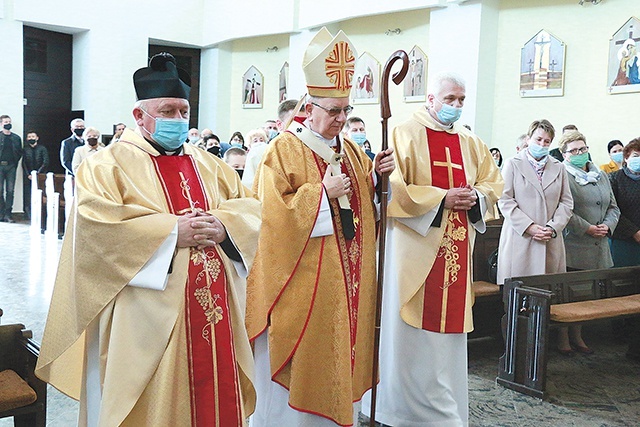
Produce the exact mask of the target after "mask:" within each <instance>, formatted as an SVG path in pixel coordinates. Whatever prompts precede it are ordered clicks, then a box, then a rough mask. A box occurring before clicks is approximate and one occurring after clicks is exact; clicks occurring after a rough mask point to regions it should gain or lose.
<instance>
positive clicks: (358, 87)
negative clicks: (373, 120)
mask: <svg viewBox="0 0 640 427" xmlns="http://www.w3.org/2000/svg"><path fill="white" fill-rule="evenodd" d="M352 84H353V86H352V89H351V97H352V98H353V103H354V104H377V103H378V102H380V63H379V62H378V60H377V59H376V58H374V57H373V55H371V54H370V53H369V52H364V53H363V54H362V55H360V57H359V58H358V60H357V61H356V67H355V72H354V75H353V80H352Z"/></svg>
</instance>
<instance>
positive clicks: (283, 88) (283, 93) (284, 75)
mask: <svg viewBox="0 0 640 427" xmlns="http://www.w3.org/2000/svg"><path fill="white" fill-rule="evenodd" d="M278 80H279V82H280V83H279V85H278V102H282V101H284V100H286V99H287V95H288V94H287V86H288V84H289V63H288V62H286V61H285V63H284V65H282V68H280V78H279V79H278Z"/></svg>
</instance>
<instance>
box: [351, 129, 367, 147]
mask: <svg viewBox="0 0 640 427" xmlns="http://www.w3.org/2000/svg"><path fill="white" fill-rule="evenodd" d="M351 140H352V141H353V142H355V143H356V144H358V145H359V146H360V147H362V145H363V144H364V142H365V141H366V140H367V134H366V133H364V132H358V133H352V134H351Z"/></svg>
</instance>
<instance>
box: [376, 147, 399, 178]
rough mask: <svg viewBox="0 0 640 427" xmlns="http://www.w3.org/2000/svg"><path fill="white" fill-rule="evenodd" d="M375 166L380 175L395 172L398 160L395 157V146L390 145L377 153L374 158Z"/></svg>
mask: <svg viewBox="0 0 640 427" xmlns="http://www.w3.org/2000/svg"><path fill="white" fill-rule="evenodd" d="M373 167H374V169H375V171H376V172H377V173H378V174H380V175H382V174H383V173H391V172H393V170H394V169H395V168H396V161H395V159H394V157H393V147H389V148H387V149H386V150H384V151H381V152H379V153H378V154H376V157H375V158H374V159H373Z"/></svg>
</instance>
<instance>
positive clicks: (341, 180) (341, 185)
mask: <svg viewBox="0 0 640 427" xmlns="http://www.w3.org/2000/svg"><path fill="white" fill-rule="evenodd" d="M322 185H324V189H325V191H326V192H327V197H328V198H329V199H337V198H338V197H340V196H344V195H345V194H350V193H351V179H350V178H349V177H348V176H347V175H346V174H343V173H341V174H340V175H336V176H333V175H332V174H331V167H330V166H328V167H327V171H326V172H325V174H324V177H323V178H322Z"/></svg>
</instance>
